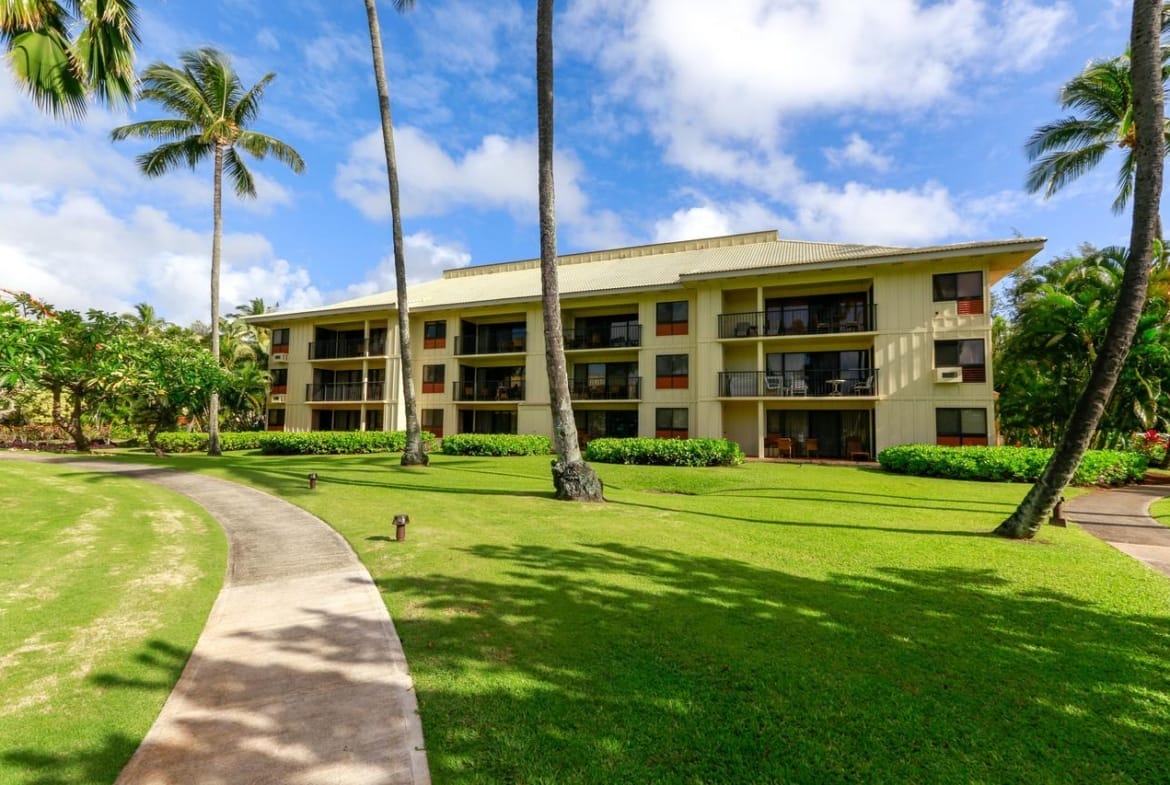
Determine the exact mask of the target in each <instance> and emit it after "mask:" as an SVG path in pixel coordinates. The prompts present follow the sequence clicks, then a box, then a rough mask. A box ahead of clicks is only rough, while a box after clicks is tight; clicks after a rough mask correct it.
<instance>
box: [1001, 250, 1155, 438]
mask: <svg viewBox="0 0 1170 785" xmlns="http://www.w3.org/2000/svg"><path fill="white" fill-rule="evenodd" d="M1125 259H1126V252H1125V249H1122V248H1106V249H1103V250H1100V251H1098V250H1097V249H1095V248H1092V247H1090V246H1084V247H1083V248H1082V250H1081V253H1079V254H1077V255H1073V256H1065V257H1059V258H1057V259H1053V260H1052V261H1050V262H1048V263H1046V264H1044V265H1041V266H1038V267H1035V268H1033V269H1031V270H1030V274H1029V275H1028V276H1027V277H1021V278H1017V279H1016V280H1017V282H1016V284H1015V285H1014V286H1013V287H1012V288H1011V289H1010V291H1009V293H1008V296H1009V300H1010V302H1012V303H1013V306H1014V307H1013V309H1012V312H1013V320H1012V322H1011V323H1007V322H1006V321H1005V322H1004V323H1003V324H1002V325H997V336H998V340H997V343H996V359H995V368H996V375H995V382H996V391H997V392H998V393H999V402H998V409H999V418H1000V433H1001V434H1002V435H1003V436H1004V437H1005V438H1006V439H1007V440H1008V441H1009V442H1013V443H1016V442H1018V443H1021V444H1027V445H1032V446H1043V447H1051V446H1053V445H1054V444H1056V442H1057V441H1058V440H1059V438H1060V436H1061V434H1062V433H1063V430H1064V427H1065V425H1066V424H1067V422H1068V419H1069V417H1070V416H1071V415H1072V412H1073V409H1074V407H1075V405H1076V400H1077V397H1078V395H1079V394H1080V391H1081V390H1082V389H1083V388H1084V385H1085V382H1086V381H1087V379H1088V370H1089V368H1090V367H1091V366H1092V364H1093V361H1094V360H1095V359H1096V357H1097V354H1098V352H1099V347H1100V346H1101V344H1102V342H1103V341H1104V338H1105V332H1106V329H1107V328H1108V325H1109V319H1110V316H1111V315H1112V313H1113V305H1114V303H1115V302H1116V301H1117V296H1118V288H1119V287H1120V285H1121V280H1122V276H1123V275H1124V272H1125ZM1168 281H1170V270H1168V268H1167V265H1166V262H1165V259H1164V258H1163V257H1159V259H1158V260H1157V262H1156V263H1155V265H1154V269H1153V271H1152V273H1151V282H1150V287H1149V293H1148V295H1147V298H1146V304H1145V308H1144V310H1143V313H1142V316H1141V320H1140V321H1139V323H1138V330H1137V333H1136V335H1135V336H1134V343H1133V346H1132V347H1131V349H1130V352H1129V357H1128V358H1127V360H1126V362H1125V365H1124V367H1123V368H1122V372H1121V376H1120V378H1119V379H1118V382H1117V388H1116V390H1115V391H1114V394H1113V397H1112V398H1111V400H1110V403H1109V405H1108V407H1107V408H1106V410H1105V412H1104V414H1103V416H1102V419H1101V423H1100V424H1099V425H1098V428H1097V432H1096V434H1095V435H1094V438H1093V440H1092V445H1093V446H1094V447H1096V448H1102V447H1106V446H1112V445H1116V444H1121V443H1125V442H1128V441H1129V440H1130V439H1131V437H1132V434H1133V433H1135V432H1139V431H1145V430H1147V429H1149V428H1158V427H1163V428H1164V427H1166V426H1167V424H1168V423H1170V395H1168V391H1167V390H1165V389H1163V384H1162V380H1163V379H1168V378H1170V300H1168V298H1167V296H1166V288H1167V282H1168Z"/></svg>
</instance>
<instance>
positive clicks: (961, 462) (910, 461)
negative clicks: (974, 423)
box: [877, 444, 1147, 485]
mask: <svg viewBox="0 0 1170 785" xmlns="http://www.w3.org/2000/svg"><path fill="white" fill-rule="evenodd" d="M1051 456H1052V449H1051V448H1044V447H937V446H935V445H932V444H902V445H898V446H896V447H887V448H886V449H884V450H882V451H881V452H880V453H878V457H877V459H878V463H880V464H881V466H882V468H883V469H885V470H887V471H891V472H897V473H898V474H915V475H920V476H923V477H946V478H949V479H952V480H991V481H994V482H1036V480H1038V479H1040V475H1041V474H1042V473H1043V472H1044V467H1045V465H1046V464H1047V463H1048V459H1049V458H1050V457H1051ZM1146 467H1147V461H1146V458H1145V457H1144V456H1142V455H1139V454H1138V453H1133V452H1120V451H1117V450H1089V451H1088V452H1086V453H1085V457H1084V458H1083V459H1082V460H1081V465H1080V466H1078V467H1077V471H1076V473H1075V474H1074V475H1073V479H1072V482H1073V485H1125V484H1126V483H1132V482H1140V481H1141V479H1142V478H1143V477H1145V474H1146Z"/></svg>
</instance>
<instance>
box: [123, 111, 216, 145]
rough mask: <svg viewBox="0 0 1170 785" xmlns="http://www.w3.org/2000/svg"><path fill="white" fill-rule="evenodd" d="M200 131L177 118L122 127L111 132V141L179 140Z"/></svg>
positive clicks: (146, 121)
mask: <svg viewBox="0 0 1170 785" xmlns="http://www.w3.org/2000/svg"><path fill="white" fill-rule="evenodd" d="M198 131H199V129H198V127H196V125H195V124H194V123H192V122H191V121H190V120H186V119H183V118H179V117H175V118H164V119H161V120H143V121H141V122H138V123H129V124H127V125H120V126H118V127H117V128H115V129H113V130H112V131H110V139H111V140H112V141H115V142H120V141H122V140H123V139H151V140H156V141H163V140H179V139H183V138H185V137H188V136H193V135H197V134H198Z"/></svg>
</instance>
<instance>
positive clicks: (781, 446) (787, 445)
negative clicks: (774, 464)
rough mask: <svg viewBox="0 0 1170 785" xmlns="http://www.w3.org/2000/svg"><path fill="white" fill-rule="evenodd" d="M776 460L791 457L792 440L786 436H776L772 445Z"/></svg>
mask: <svg viewBox="0 0 1170 785" xmlns="http://www.w3.org/2000/svg"><path fill="white" fill-rule="evenodd" d="M772 446H773V448H774V449H775V450H776V457H777V458H791V457H792V439H791V438H789V437H787V436H777V437H775V438H774V440H773V443H772Z"/></svg>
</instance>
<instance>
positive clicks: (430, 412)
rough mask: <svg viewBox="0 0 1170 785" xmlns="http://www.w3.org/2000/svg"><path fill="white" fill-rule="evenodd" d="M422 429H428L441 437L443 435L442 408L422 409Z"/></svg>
mask: <svg viewBox="0 0 1170 785" xmlns="http://www.w3.org/2000/svg"><path fill="white" fill-rule="evenodd" d="M421 417H422V423H421V425H422V429H423V430H424V431H430V432H431V433H433V434H434V435H435V436H437V437H439V438H442V436H443V410H442V409H423V410H422V415H421Z"/></svg>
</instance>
